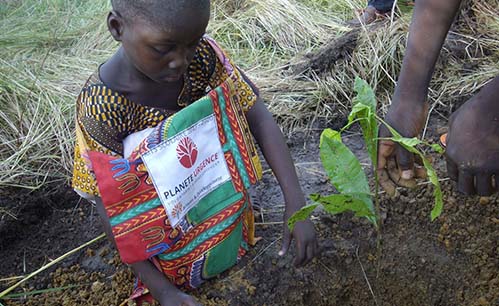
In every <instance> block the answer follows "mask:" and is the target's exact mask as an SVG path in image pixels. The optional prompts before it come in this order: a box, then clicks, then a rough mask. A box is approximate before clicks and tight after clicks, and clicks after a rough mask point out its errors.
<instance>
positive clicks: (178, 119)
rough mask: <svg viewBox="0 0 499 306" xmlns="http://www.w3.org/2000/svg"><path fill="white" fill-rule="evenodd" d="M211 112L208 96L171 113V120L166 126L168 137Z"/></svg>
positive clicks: (211, 105) (211, 107)
mask: <svg viewBox="0 0 499 306" xmlns="http://www.w3.org/2000/svg"><path fill="white" fill-rule="evenodd" d="M213 112H214V111H213V104H212V102H211V99H210V98H209V97H208V96H205V97H203V98H201V99H200V100H198V101H196V102H194V103H192V104H191V105H189V106H187V107H186V108H184V109H183V110H182V111H181V112H178V113H176V114H175V115H173V119H172V122H171V124H170V126H169V127H168V138H170V137H173V136H175V135H177V134H178V133H179V132H181V131H183V130H185V129H187V128H189V127H190V126H192V125H193V124H195V123H196V122H198V121H199V120H201V119H203V118H205V117H208V116H210V115H212V114H213Z"/></svg>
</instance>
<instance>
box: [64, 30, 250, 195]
mask: <svg viewBox="0 0 499 306" xmlns="http://www.w3.org/2000/svg"><path fill="white" fill-rule="evenodd" d="M221 54H222V56H220V55H221ZM220 58H223V60H224V61H227V62H225V63H223V62H221V60H220ZM227 67H234V71H227ZM230 74H233V75H235V76H236V79H237V81H236V86H237V92H238V95H239V96H240V99H239V101H241V106H242V108H243V110H244V111H245V112H247V111H248V110H249V109H250V108H251V106H253V104H254V103H255V102H256V100H257V95H258V90H257V89H256V87H255V86H254V85H253V84H252V83H251V81H250V80H249V79H248V78H247V77H246V76H245V75H244V73H243V72H242V71H241V70H239V68H237V67H236V66H235V65H233V63H232V62H231V60H230V59H229V57H227V55H226V54H225V52H224V51H222V49H220V48H218V46H216V45H214V42H213V40H212V39H210V38H208V37H205V38H203V39H201V41H200V43H199V45H198V47H197V49H196V55H195V57H194V59H193V61H192V62H191V64H190V65H189V68H188V70H187V72H186V74H185V75H184V86H183V88H182V91H181V94H180V95H179V97H178V99H177V104H178V105H179V106H181V107H185V106H187V105H189V104H191V103H193V102H194V101H197V100H199V99H200V98H202V97H203V96H205V95H206V94H207V93H208V92H209V91H210V90H211V89H213V88H216V87H218V86H219V85H220V84H222V82H223V81H225V80H226V79H227V77H228V76H229V75H230ZM172 114H173V112H172V111H169V110H167V109H161V108H154V107H148V106H143V105H140V104H137V103H134V102H133V101H131V100H129V99H127V98H126V97H125V96H124V95H122V94H121V93H119V92H116V91H113V90H112V89H110V88H108V87H106V85H105V84H103V83H102V81H101V80H100V78H99V76H98V73H95V74H94V75H92V76H91V77H90V78H89V79H88V81H87V83H86V84H85V86H84V87H83V89H82V90H81V92H80V94H79V96H78V99H77V105H76V140H77V141H76V145H75V152H74V168H73V179H72V186H73V188H74V189H75V190H76V191H77V192H78V193H79V194H81V195H85V196H86V197H87V198H91V197H93V196H99V190H98V188H97V185H96V183H95V177H94V174H93V172H92V169H91V163H90V161H89V159H88V155H87V152H88V151H98V152H102V153H105V154H109V155H113V156H122V154H123V143H122V142H123V139H125V137H127V136H128V135H130V134H133V133H135V132H138V131H141V130H144V129H146V128H152V127H155V126H157V125H158V124H159V123H160V122H161V121H163V120H164V119H166V118H167V117H169V116H170V115H172Z"/></svg>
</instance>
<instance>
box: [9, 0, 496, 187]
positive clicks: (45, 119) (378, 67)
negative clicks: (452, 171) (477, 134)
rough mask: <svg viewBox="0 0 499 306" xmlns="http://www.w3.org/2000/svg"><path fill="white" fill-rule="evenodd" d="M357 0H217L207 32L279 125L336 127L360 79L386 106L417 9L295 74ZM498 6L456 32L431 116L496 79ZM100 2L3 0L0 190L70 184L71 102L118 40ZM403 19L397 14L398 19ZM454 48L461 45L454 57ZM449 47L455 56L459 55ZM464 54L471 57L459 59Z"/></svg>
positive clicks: (481, 10) (482, 6)
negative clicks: (323, 63) (321, 66)
mask: <svg viewBox="0 0 499 306" xmlns="http://www.w3.org/2000/svg"><path fill="white" fill-rule="evenodd" d="M363 5H364V1H362V0H355V1H354V0H345V1H339V0H300V1H298V0H213V16H212V22H211V24H210V26H209V31H208V32H209V34H211V35H212V36H213V37H214V38H215V39H216V40H217V41H218V42H219V43H220V44H221V45H222V46H224V48H225V49H226V50H227V51H228V52H229V53H230V54H231V55H232V57H233V59H234V61H235V62H236V63H237V64H239V65H240V66H241V67H242V68H243V69H245V70H246V71H247V72H248V74H249V75H250V77H251V78H252V79H253V80H254V81H255V82H256V83H257V84H258V85H259V87H260V88H261V91H262V93H263V96H264V98H265V99H266V101H267V103H268V104H269V107H270V109H271V110H272V111H273V112H274V114H275V115H276V117H277V118H278V119H279V122H280V123H281V124H282V126H283V129H285V130H286V131H287V132H292V131H294V130H296V129H299V128H305V127H307V126H311V125H313V123H314V122H315V120H317V119H325V120H326V121H327V120H332V119H333V118H336V117H337V114H338V113H341V112H346V111H347V109H348V108H349V106H350V98H351V96H352V90H351V88H352V85H353V80H354V78H355V76H356V75H360V76H361V77H363V78H365V79H367V80H368V81H369V82H370V84H371V85H372V86H373V87H374V88H375V89H376V92H377V95H378V97H379V100H380V102H381V103H382V106H383V107H382V108H381V109H382V110H384V109H386V105H388V104H389V101H390V96H391V93H392V91H393V88H394V85H395V82H396V79H397V75H398V71H399V68H400V64H401V60H402V56H403V52H404V49H405V41H406V37H407V29H408V25H409V21H410V13H401V12H398V13H397V14H398V15H400V16H399V17H398V18H394V19H393V20H391V21H388V22H386V23H384V24H380V25H378V26H377V27H376V29H372V28H362V29H360V32H359V36H358V40H357V44H356V46H355V48H354V50H353V52H352V54H351V56H350V57H347V58H344V59H341V60H339V61H338V62H336V63H335V64H334V65H332V66H331V67H328V69H326V70H325V71H320V72H314V71H308V72H306V73H303V74H299V75H296V74H295V73H293V67H294V66H296V65H297V64H299V63H302V64H303V63H306V62H307V61H308V60H309V59H308V57H307V56H306V55H307V54H313V53H314V52H317V50H320V48H321V46H323V45H327V44H328V43H330V42H331V41H334V40H335V39H337V38H339V37H341V36H342V35H344V34H345V33H347V32H349V31H350V29H349V28H348V27H346V26H345V23H344V21H345V20H348V19H350V18H352V17H353V13H352V12H353V11H354V9H358V8H362V7H363ZM498 7H499V6H498V5H497V0H485V1H475V2H473V3H472V5H471V7H470V8H469V10H468V11H467V15H466V16H467V17H466V18H464V19H462V20H460V21H459V22H458V25H457V26H456V27H455V28H454V30H453V32H452V34H451V36H452V37H451V38H452V39H451V40H452V43H453V44H449V45H446V48H445V50H444V51H443V52H444V54H445V60H441V61H440V62H439V64H438V66H437V71H436V73H435V77H434V81H433V82H432V88H431V91H430V102H431V103H432V110H433V112H434V113H433V115H439V116H447V115H448V111H449V110H452V109H453V108H454V107H453V105H455V103H454V102H455V101H456V100H459V99H461V98H462V97H465V96H469V95H470V94H472V93H473V92H475V91H476V90H478V89H479V88H480V87H481V86H483V85H484V84H485V83H486V82H487V81H488V80H489V79H490V78H491V77H492V76H494V75H497V74H498V73H499V67H498V62H499V51H498V50H499V20H498V16H499V12H498ZM108 9H109V6H108V3H107V1H102V0H87V1H76V0H26V1H6V2H4V3H3V4H2V5H1V6H0V29H1V31H0V144H1V147H0V189H2V188H6V187H8V186H17V187H24V188H30V189H36V188H39V187H40V186H42V185H44V184H49V183H53V182H59V183H66V182H68V178H69V177H70V174H71V167H72V147H73V134H74V132H73V125H74V123H73V117H74V101H75V97H76V95H77V93H78V90H79V89H80V87H81V86H82V84H83V83H84V81H85V80H86V78H87V77H88V76H89V75H90V74H91V73H92V72H93V71H95V69H97V67H98V65H99V63H101V62H103V61H104V60H105V59H106V58H108V57H109V56H110V55H111V54H112V52H113V50H115V48H116V46H117V45H116V43H114V42H113V41H112V39H111V38H110V37H109V35H108V34H107V30H106V27H105V23H104V20H105V15H106V12H107V10H108ZM399 13H400V14H399ZM453 46H458V47H457V49H456V48H454V47H453ZM453 48H454V49H453ZM456 50H464V51H459V52H458V51H456Z"/></svg>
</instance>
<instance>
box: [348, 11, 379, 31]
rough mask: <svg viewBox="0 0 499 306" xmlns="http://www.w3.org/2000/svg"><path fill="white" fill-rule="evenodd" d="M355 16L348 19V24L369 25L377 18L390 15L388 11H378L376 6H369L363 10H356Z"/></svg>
mask: <svg viewBox="0 0 499 306" xmlns="http://www.w3.org/2000/svg"><path fill="white" fill-rule="evenodd" d="M355 15H356V16H355V18H354V19H352V20H350V21H348V22H347V23H348V25H350V26H353V27H358V26H361V25H362V24H363V25H368V24H371V23H373V22H375V21H376V20H380V19H384V18H386V17H387V16H388V13H386V12H385V13H383V12H381V11H378V10H377V9H376V8H375V7H374V6H368V7H366V8H365V9H363V10H360V11H358V12H356V14H355Z"/></svg>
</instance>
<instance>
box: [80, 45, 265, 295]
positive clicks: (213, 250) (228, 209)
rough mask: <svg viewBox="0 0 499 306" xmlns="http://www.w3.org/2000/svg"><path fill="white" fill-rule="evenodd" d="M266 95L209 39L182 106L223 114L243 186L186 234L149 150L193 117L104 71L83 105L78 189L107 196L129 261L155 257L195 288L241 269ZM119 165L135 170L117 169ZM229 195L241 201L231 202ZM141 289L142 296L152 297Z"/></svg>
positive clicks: (84, 94) (191, 223)
mask: <svg viewBox="0 0 499 306" xmlns="http://www.w3.org/2000/svg"><path fill="white" fill-rule="evenodd" d="M256 98H257V92H256V89H255V86H254V85H253V84H251V83H250V81H249V80H248V79H247V78H246V77H245V76H244V75H243V74H242V72H241V71H240V70H239V69H238V68H237V67H236V66H234V65H233V64H232V62H231V61H230V60H229V58H228V57H227V56H226V54H225V53H224V52H223V51H222V50H221V49H220V48H219V47H218V46H217V44H216V43H215V42H214V41H213V40H212V39H210V38H209V37H204V38H203V39H202V40H201V42H200V43H199V46H198V48H197V51H196V56H195V58H194V60H193V62H192V63H191V64H190V66H189V68H188V71H187V73H186V75H185V77H184V87H183V89H182V92H181V95H180V96H179V98H178V105H179V106H182V107H185V106H189V107H187V108H186V110H187V109H191V110H192V111H193V112H195V113H203V112H206V111H211V112H214V114H216V118H217V122H218V124H219V127H220V130H219V134H220V135H219V136H220V137H221V139H223V140H221V142H224V143H222V144H223V145H224V148H225V149H224V150H225V151H224V152H225V153H224V154H225V158H226V160H227V163H228V165H229V168H231V176H232V179H233V183H232V184H230V186H229V185H227V186H225V187H224V188H226V189H224V190H222V191H220V192H219V193H218V194H219V195H218V198H217V195H216V194H215V195H214V196H213V197H212V198H213V199H215V201H217V203H218V204H217V205H215V206H212V207H211V208H210V209H209V210H201V209H198V210H197V211H196V210H195V209H193V211H194V212H193V213H190V215H189V218H186V220H187V221H186V223H187V226H185V225H184V227H183V229H182V230H179V229H178V228H172V227H171V226H170V225H169V222H168V218H167V217H166V214H165V212H164V209H163V208H162V206H161V204H160V201H159V200H158V199H157V194H156V191H155V189H154V186H153V184H152V182H151V180H150V178H149V177H148V175H147V171H146V169H145V167H144V164H143V163H142V161H141V153H142V152H144V150H147V149H148V147H149V146H151V144H152V143H154V142H158V141H160V140H161V139H160V137H159V136H158V137H157V138H154V137H155V136H154V135H163V134H165V135H166V134H168V128H169V125H170V124H171V122H172V121H173V122H180V124H183V122H185V121H188V120H189V118H187V117H184V118H182V119H179V118H178V116H177V117H176V114H174V113H173V112H170V111H168V110H164V109H159V108H153V107H147V106H142V105H139V104H136V103H134V102H133V101H130V100H128V99H127V98H126V97H125V96H123V95H121V94H120V93H118V92H115V91H113V90H111V89H110V88H107V87H106V86H105V85H104V84H103V83H102V82H101V81H100V79H99V77H98V75H97V74H96V75H93V76H91V77H90V79H89V80H88V81H87V84H86V85H85V87H84V88H83V90H82V91H81V93H80V95H79V97H78V101H77V118H76V137H77V143H76V146H75V163H74V173H73V187H74V189H75V191H76V192H78V193H79V194H80V195H82V196H83V197H85V198H87V199H89V200H92V198H93V197H95V196H100V197H101V198H102V200H103V202H104V207H105V209H106V213H107V214H108V217H109V218H110V222H111V227H112V230H113V235H114V238H115V241H116V243H117V246H118V249H119V251H120V256H121V258H122V259H123V261H124V262H126V263H133V262H137V261H141V260H145V259H149V260H151V261H152V262H153V263H154V264H155V265H156V267H157V268H158V269H159V270H160V271H162V272H163V273H164V274H165V275H166V276H167V277H168V278H169V279H170V281H171V282H172V283H174V284H175V285H176V286H177V287H179V288H182V289H191V288H196V287H198V286H199V285H200V284H201V283H202V282H203V281H204V280H206V279H208V278H211V277H213V276H215V275H217V274H218V273H220V272H222V271H224V270H225V269H227V268H229V267H230V266H232V265H233V264H235V263H236V262H237V260H238V259H239V258H240V256H242V255H243V254H244V253H245V252H246V250H247V247H248V244H250V245H251V244H253V243H254V238H253V237H254V236H253V233H254V227H253V214H252V210H251V204H250V202H249V198H248V195H247V192H246V190H247V188H249V185H251V184H252V183H255V182H256V180H258V179H259V177H260V176H261V166H260V164H259V160H258V155H257V153H256V149H255V147H254V145H253V143H252V139H251V135H250V133H249V127H248V126H247V122H246V121H245V118H244V112H246V111H248V110H249V108H250V107H251V106H252V105H253V104H254V103H255V102H256ZM196 101H197V102H196ZM193 102H196V103H194V104H192V103H193ZM191 104H192V105H191ZM181 113H185V112H179V113H178V114H179V115H180V114H181ZM175 120H176V121H175ZM148 128H154V129H155V131H156V133H155V134H154V133H153V134H151V135H153V136H150V137H149V139H148V138H146V140H144V142H143V143H142V144H141V146H139V147H137V149H136V150H134V151H133V153H132V155H131V156H130V157H129V158H128V159H127V158H124V157H123V156H122V155H123V140H124V139H125V138H126V137H127V136H129V135H131V134H133V133H137V132H140V131H143V130H145V129H148ZM119 165H125V168H126V170H124V171H119V173H117V172H116V169H120V168H119ZM113 171H114V172H113ZM96 174H97V178H96ZM221 194H232V195H233V196H231V198H230V199H225V198H220V195H221ZM138 284H139V285H138V286H137V287H136V290H135V291H134V294H133V297H134V298H138V297H143V296H144V295H146V294H147V290H146V289H145V288H144V287H143V286H142V285H141V283H140V282H139V283H138Z"/></svg>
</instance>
